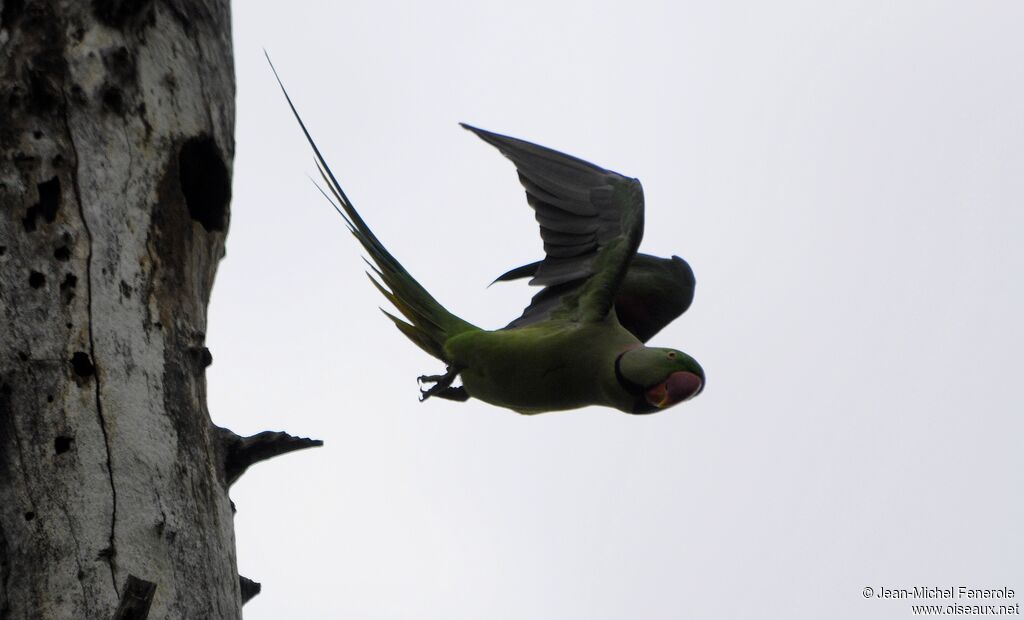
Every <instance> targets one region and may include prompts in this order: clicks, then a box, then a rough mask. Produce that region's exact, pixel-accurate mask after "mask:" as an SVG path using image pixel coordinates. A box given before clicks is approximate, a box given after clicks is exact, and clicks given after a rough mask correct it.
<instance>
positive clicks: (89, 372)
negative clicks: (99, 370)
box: [71, 351, 96, 379]
mask: <svg viewBox="0 0 1024 620" xmlns="http://www.w3.org/2000/svg"><path fill="white" fill-rule="evenodd" d="M71 368H72V369H73V370H74V371H75V374H76V375H78V376H79V377H82V378H83V379H86V378H88V377H91V376H93V374H94V373H95V372H96V367H95V366H93V365H92V360H90V359H89V354H88V353H85V352H83V351H76V352H75V354H74V355H72V356H71Z"/></svg>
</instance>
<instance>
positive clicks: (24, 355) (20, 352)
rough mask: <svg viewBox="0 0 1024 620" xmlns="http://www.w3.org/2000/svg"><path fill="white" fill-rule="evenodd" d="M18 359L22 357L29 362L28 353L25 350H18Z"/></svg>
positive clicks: (22, 359)
mask: <svg viewBox="0 0 1024 620" xmlns="http://www.w3.org/2000/svg"><path fill="white" fill-rule="evenodd" d="M18 359H20V360H21V361H23V362H27V361H28V353H25V352H24V351H18Z"/></svg>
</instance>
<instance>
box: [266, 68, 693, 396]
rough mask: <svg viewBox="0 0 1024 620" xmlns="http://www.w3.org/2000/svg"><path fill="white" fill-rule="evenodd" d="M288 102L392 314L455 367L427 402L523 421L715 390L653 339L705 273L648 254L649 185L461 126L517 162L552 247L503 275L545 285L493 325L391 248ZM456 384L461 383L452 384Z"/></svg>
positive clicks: (436, 382)
mask: <svg viewBox="0 0 1024 620" xmlns="http://www.w3.org/2000/svg"><path fill="white" fill-rule="evenodd" d="M279 81H280V80H279ZM281 88H282V90H284V86H283V85H282V87H281ZM284 94H285V97H286V98H287V100H288V105H289V106H290V107H291V110H292V112H293V113H294V114H295V118H296V120H298V122H299V125H300V127H301V128H302V131H303V133H304V134H305V136H306V139H307V140H308V141H309V144H310V146H311V147H312V149H313V152H314V154H315V155H316V161H317V163H318V166H319V168H320V172H321V175H322V176H323V178H324V182H325V183H326V184H327V187H328V189H329V191H330V194H331V195H332V196H333V200H332V204H334V207H335V209H337V211H338V213H340V214H341V216H342V217H343V218H344V219H345V222H346V223H347V224H348V227H349V229H350V230H351V232H352V234H353V235H355V237H356V239H358V240H359V243H360V244H361V245H362V246H363V248H364V249H365V250H366V252H367V253H368V254H369V256H370V259H371V260H372V264H371V265H370V267H371V270H372V274H368V275H370V280H371V281H372V282H373V284H374V286H375V287H376V288H377V289H378V290H379V291H380V292H381V294H383V295H384V297H386V298H387V299H388V301H390V302H391V303H392V304H393V305H394V307H395V308H396V309H397V311H398V313H399V314H401V315H402V317H404V320H403V318H400V317H398V316H396V315H394V314H391V313H389V312H387V311H384V314H386V315H387V316H388V318H390V319H391V320H392V321H393V322H394V324H395V326H396V327H398V329H399V330H400V331H401V332H402V333H403V334H405V335H406V336H407V337H408V338H409V339H410V340H412V341H413V342H414V343H415V344H416V345H418V346H419V347H420V348H421V349H423V350H424V351H426V352H427V353H428V354H430V355H432V356H433V357H435V358H437V359H438V360H441V361H442V362H444V363H445V365H446V372H445V373H444V374H439V375H433V376H421V377H420V378H419V381H420V382H421V383H424V384H432V385H431V386H430V387H429V389H424V390H421V393H422V397H421V400H425V399H426V398H429V397H431V396H438V397H441V398H448V399H451V400H466V399H467V398H469V397H473V398H477V399H479V400H482V401H484V402H487V403H490V404H492V405H496V406H498V407H505V408H508V409H512V410H514V411H517V412H519V413H524V414H534V413H544V412H548V411H560V410H567V409H575V408H578V407H585V406H588V405H600V406H605V407H613V408H615V409H618V410H620V411H624V412H626V413H632V414H645V413H654V412H656V411H660V410H662V409H666V408H668V407H671V406H672V405H675V404H677V403H680V402H683V401H685V400H688V399H690V398H693V397H694V396H696V395H697V394H698V393H700V391H701V390H702V389H703V388H704V384H705V377H704V370H703V369H702V368H701V367H700V365H699V364H698V363H697V361H696V360H694V359H693V358H692V357H690V356H689V355H687V354H686V353H683V352H682V351H678V350H675V349H665V348H657V347H647V346H645V345H644V344H643V342H642V341H643V340H646V339H647V338H649V337H650V336H651V335H653V334H654V332H656V331H658V330H659V329H661V327H663V326H664V325H665V324H667V323H668V322H669V321H671V320H672V319H673V318H675V316H678V315H679V314H680V313H681V312H682V311H683V310H685V309H686V307H687V306H688V305H689V302H690V298H691V297H692V290H693V275H692V272H691V271H690V269H689V266H688V265H686V263H685V262H684V261H682V259H678V258H676V257H673V258H672V259H660V258H655V257H650V256H646V255H642V254H641V255H638V254H637V248H638V247H639V245H640V239H641V237H642V236H643V217H644V202H643V191H642V189H641V186H640V182H639V181H637V180H636V179H632V178H628V177H625V176H623V175H620V174H618V173H616V172H612V171H610V170H605V169H603V168H599V167H598V166H595V165H593V164H590V163H587V162H585V161H583V160H580V159H577V158H575V157H571V156H569V155H565V154H563V153H559V152H557V151H554V150H551V149H548V148H545V147H542V146H538V145H536V144H532V143H530V142H526V141H523V140H518V139H516V138H511V137H508V136H502V135H499V134H495V133H491V132H488V131H484V130H481V129H477V128H475V127H470V126H468V125H463V127H465V128H466V129H468V130H470V131H472V132H473V133H475V134H476V135H477V136H479V137H480V138H482V139H483V140H485V141H486V142H488V143H490V144H492V145H493V146H495V147H497V148H498V149H499V150H500V151H501V152H502V154H504V155H505V156H506V157H508V158H509V159H511V160H512V161H513V163H514V164H515V165H516V168H517V170H518V172H519V178H520V181H521V182H522V184H523V185H524V187H525V188H526V192H527V200H528V202H529V204H530V206H531V207H533V209H534V211H535V214H536V218H537V221H538V223H539V224H540V233H541V237H542V239H543V241H544V252H545V257H544V260H542V261H540V262H539V263H534V264H532V265H526V266H524V267H521V268H519V269H517V270H513V271H511V272H509V273H507V274H505V275H503V276H502V277H501V278H499V279H503V280H507V279H514V278H517V277H525V276H526V275H531V276H532V277H533V280H532V282H533V283H535V284H539V285H542V286H544V287H545V288H544V290H542V291H541V292H540V293H538V294H537V295H536V296H535V297H534V299H533V301H532V302H531V304H530V306H529V307H528V308H527V309H526V310H525V311H524V312H523V315H522V316H521V317H519V318H518V319H516V320H515V321H513V322H512V323H511V324H510V325H509V326H507V327H505V328H503V329H499V330H493V331H492V330H485V329H481V328H479V327H476V326H475V325H472V324H471V323H469V322H467V321H465V320H463V319H461V318H459V317H458V316H456V315H454V314H452V313H451V312H449V311H448V310H447V309H445V308H444V307H443V306H442V305H441V304H440V303H438V302H437V300H435V299H434V298H433V297H432V296H431V295H430V293H428V292H427V291H426V290H425V289H424V288H423V287H422V286H421V285H420V284H419V283H418V282H417V281H416V280H415V279H414V278H413V277H412V276H411V275H410V274H409V272H408V271H406V270H405V268H404V267H402V265H401V264H400V263H399V262H398V260H397V259H395V257H394V256H392V255H391V253H390V252H388V250H387V249H386V248H385V247H384V245H383V244H382V243H381V242H380V240H378V239H377V237H376V236H375V235H374V234H373V232H372V231H371V230H370V228H369V226H367V224H366V222H365V221H364V220H363V218H362V217H361V216H360V215H359V213H358V212H357V211H356V209H355V207H354V206H353V205H352V203H351V202H350V201H349V199H348V197H347V196H346V195H345V191H344V190H343V189H342V187H341V185H340V184H339V183H338V181H337V179H336V178H335V176H334V173H333V172H331V169H330V168H329V167H328V166H327V163H326V161H324V158H323V156H322V155H321V154H320V150H319V149H318V148H317V146H316V144H315V143H314V141H313V139H312V137H311V136H310V134H309V131H308V130H307V129H306V126H305V124H304V123H303V122H302V119H301V118H300V117H299V114H298V112H297V111H296V109H295V106H294V105H293V104H292V101H291V98H290V97H288V93H287V92H285V93H284ZM321 191H323V190H321ZM324 195H325V196H327V197H328V199H329V200H330V199H331V195H328V194H327V193H326V192H324ZM631 266H632V267H631ZM659 282H662V283H663V284H664V288H661V285H659ZM624 284H625V285H626V286H625V287H624ZM630 287H632V289H631V288H630ZM651 300H653V301H654V304H653V307H652V304H651ZM659 304H664V305H663V306H660V307H659ZM617 307H620V310H619V312H623V314H625V315H628V316H630V317H631V319H630V320H631V321H633V323H634V324H633V325H632V326H631V329H632V331H631V329H627V328H626V327H625V326H624V325H623V323H622V322H621V321H620V319H619V317H618V312H617ZM621 308H626V310H624V311H623V310H622V309H621ZM456 378H461V380H462V386H461V387H453V385H452V384H453V382H454V381H455V379H456Z"/></svg>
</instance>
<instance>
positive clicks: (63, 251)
mask: <svg viewBox="0 0 1024 620" xmlns="http://www.w3.org/2000/svg"><path fill="white" fill-rule="evenodd" d="M53 257H54V258H56V259H57V260H59V261H61V262H63V261H67V260H69V259H70V258H71V249H70V248H68V246H66V245H62V246H60V247H59V248H57V249H56V250H54V251H53Z"/></svg>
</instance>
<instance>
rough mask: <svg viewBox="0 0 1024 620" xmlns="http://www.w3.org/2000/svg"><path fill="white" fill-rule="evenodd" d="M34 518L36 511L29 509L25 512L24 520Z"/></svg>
mask: <svg viewBox="0 0 1024 620" xmlns="http://www.w3.org/2000/svg"><path fill="white" fill-rule="evenodd" d="M35 518H36V513H34V512H32V511H31V510H30V511H28V512H26V513H25V520H26V521H31V520H32V519H35Z"/></svg>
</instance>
